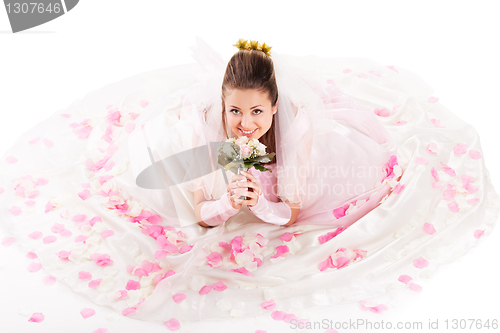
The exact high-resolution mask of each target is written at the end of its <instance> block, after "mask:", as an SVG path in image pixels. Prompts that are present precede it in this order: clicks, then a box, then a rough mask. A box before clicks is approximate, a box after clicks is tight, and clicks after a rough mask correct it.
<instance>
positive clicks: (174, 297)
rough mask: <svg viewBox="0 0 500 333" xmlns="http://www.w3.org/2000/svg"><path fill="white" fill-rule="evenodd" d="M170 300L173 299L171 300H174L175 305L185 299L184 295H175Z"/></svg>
mask: <svg viewBox="0 0 500 333" xmlns="http://www.w3.org/2000/svg"><path fill="white" fill-rule="evenodd" d="M172 298H173V300H174V302H175V303H180V302H182V301H183V300H185V299H186V294H183V293H177V294H175V295H174V296H172Z"/></svg>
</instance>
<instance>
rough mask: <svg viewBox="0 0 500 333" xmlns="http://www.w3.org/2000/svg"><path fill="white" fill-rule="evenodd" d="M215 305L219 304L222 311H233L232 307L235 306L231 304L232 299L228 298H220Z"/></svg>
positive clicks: (218, 306)
mask: <svg viewBox="0 0 500 333" xmlns="http://www.w3.org/2000/svg"><path fill="white" fill-rule="evenodd" d="M215 305H217V308H218V309H219V310H221V311H224V312H226V311H231V309H232V308H233V305H232V304H231V302H230V301H228V300H227V299H224V298H223V299H221V300H219V301H218V302H217V303H216V304H215Z"/></svg>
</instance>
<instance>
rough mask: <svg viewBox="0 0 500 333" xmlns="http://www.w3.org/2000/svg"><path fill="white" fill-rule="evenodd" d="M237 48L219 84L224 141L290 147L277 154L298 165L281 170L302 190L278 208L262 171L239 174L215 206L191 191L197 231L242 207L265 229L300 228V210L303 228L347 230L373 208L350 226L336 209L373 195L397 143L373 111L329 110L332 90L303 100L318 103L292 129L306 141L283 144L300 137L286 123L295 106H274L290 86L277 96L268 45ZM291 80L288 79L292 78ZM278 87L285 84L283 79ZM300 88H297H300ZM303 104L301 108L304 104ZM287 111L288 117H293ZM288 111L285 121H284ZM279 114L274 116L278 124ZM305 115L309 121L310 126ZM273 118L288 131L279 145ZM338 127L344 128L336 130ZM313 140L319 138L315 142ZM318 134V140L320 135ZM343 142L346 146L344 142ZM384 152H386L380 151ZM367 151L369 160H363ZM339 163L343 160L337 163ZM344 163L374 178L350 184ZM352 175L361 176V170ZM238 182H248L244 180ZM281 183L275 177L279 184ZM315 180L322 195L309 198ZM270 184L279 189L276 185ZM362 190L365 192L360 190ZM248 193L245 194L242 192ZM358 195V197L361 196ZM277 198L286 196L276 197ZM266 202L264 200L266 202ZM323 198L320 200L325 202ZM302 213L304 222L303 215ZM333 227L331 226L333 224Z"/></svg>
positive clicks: (278, 202) (278, 200)
mask: <svg viewBox="0 0 500 333" xmlns="http://www.w3.org/2000/svg"><path fill="white" fill-rule="evenodd" d="M236 46H238V47H239V48H240V50H239V51H238V52H237V53H235V54H234V55H233V57H232V58H231V60H230V61H229V62H228V64H227V67H226V71H225V75H224V79H223V82H222V122H221V127H222V128H223V130H224V133H225V135H226V138H229V137H241V136H246V137H248V138H249V139H258V140H261V141H262V143H264V145H266V146H267V147H269V148H270V150H269V151H268V153H271V152H275V151H276V145H277V144H278V145H279V146H285V147H286V146H288V149H286V150H285V149H281V150H279V151H280V155H283V154H284V153H286V154H288V155H292V156H293V155H295V156H297V157H296V159H297V161H299V162H295V163H296V165H294V164H293V163H294V162H291V163H287V164H286V165H283V164H281V167H282V168H288V172H289V173H291V172H290V171H294V173H293V177H294V178H295V179H300V183H298V184H299V185H298V186H294V187H300V189H301V190H302V191H303V192H304V193H303V194H302V195H301V199H300V200H299V199H298V195H297V193H292V194H294V195H295V197H293V198H292V197H290V199H288V198H285V201H282V199H281V198H280V196H279V195H278V193H277V191H276V186H274V187H273V188H274V190H275V193H271V191H272V190H273V188H271V187H270V186H268V187H266V189H265V191H264V189H263V188H262V185H261V183H260V181H259V179H258V176H259V175H260V172H258V171H257V170H255V169H254V168H253V169H252V172H254V173H256V175H255V176H254V175H252V173H250V172H245V171H243V175H233V176H232V177H231V183H230V184H229V185H228V188H227V189H228V190H227V195H223V196H222V197H221V198H220V199H218V200H206V198H205V197H204V195H203V190H202V189H201V188H200V189H198V190H196V192H195V195H194V198H195V199H194V202H195V211H196V218H197V220H198V221H201V222H199V224H200V225H202V226H205V227H208V226H216V225H220V224H221V223H223V222H225V221H227V220H228V219H229V218H230V217H231V216H234V215H235V214H236V213H237V212H238V211H239V209H240V208H241V207H242V206H247V207H248V209H249V210H250V211H251V212H253V214H254V215H255V216H257V217H259V218H260V219H261V220H263V221H264V222H268V223H273V224H277V225H282V226H290V225H292V224H293V223H295V222H296V221H297V218H298V216H299V214H300V208H301V207H302V205H303V204H305V208H306V210H305V211H304V212H303V213H302V215H301V218H300V219H299V220H302V219H305V220H308V222H307V221H304V222H307V223H309V224H317V223H318V222H319V221H321V223H323V224H331V225H333V224H335V225H343V226H347V225H349V224H351V223H353V222H354V221H355V220H356V219H358V218H360V217H361V216H362V215H363V214H364V213H366V212H368V211H369V210H370V209H373V208H374V205H373V204H371V205H367V206H366V207H364V208H363V210H360V211H359V212H358V213H356V214H355V215H354V218H351V220H350V221H349V222H347V221H346V219H342V220H341V221H337V219H338V218H339V217H343V216H341V214H338V215H340V216H334V214H333V213H332V212H333V211H334V209H340V210H342V207H343V206H345V205H347V207H349V205H350V204H351V202H353V200H356V199H353V198H354V197H355V194H358V195H364V197H365V198H367V196H368V194H370V195H371V194H373V189H374V188H375V185H376V183H377V181H380V182H381V181H382V180H383V176H384V175H382V174H381V172H382V171H383V167H384V164H381V162H386V161H387V160H388V159H389V158H390V156H392V155H393V154H394V153H395V148H394V143H393V142H392V139H391V137H390V135H389V133H388V132H387V131H386V130H385V128H383V127H382V126H381V125H380V124H379V123H378V121H377V120H376V119H375V116H374V115H373V113H372V112H371V110H363V111H365V112H363V111H361V112H360V111H359V108H358V109H356V108H352V109H350V108H348V107H345V105H343V106H342V108H341V107H338V106H335V105H329V103H331V101H332V97H333V96H332V93H333V91H331V92H330V95H327V96H328V98H325V100H324V101H322V98H323V96H322V95H321V93H323V94H325V92H322V91H321V90H318V91H314V90H311V91H310V94H309V95H308V96H307V98H308V99H309V100H308V102H309V104H312V102H314V101H315V102H316V105H317V107H316V108H315V109H313V110H305V112H304V113H303V114H302V115H303V119H301V120H300V122H299V121H296V123H297V125H300V126H302V127H303V129H302V138H303V140H302V141H301V142H299V141H298V140H297V137H296V138H295V139H294V141H292V140H289V141H288V142H287V141H286V140H285V137H286V135H289V134H290V133H293V134H295V135H297V134H300V131H298V130H297V131H296V130H295V129H296V128H297V129H298V126H297V125H295V127H292V126H290V125H287V121H288V122H289V121H290V120H289V119H293V118H295V117H296V114H297V112H298V111H297V108H296V106H295V105H294V103H292V102H289V98H288V99H287V98H282V102H281V103H283V104H285V103H286V104H287V105H285V106H282V107H281V108H280V111H278V105H280V104H279V96H278V91H279V90H281V92H282V93H283V94H290V93H291V91H290V89H289V88H288V89H287V87H285V88H284V89H279V87H278V86H277V84H276V75H275V71H274V65H273V61H272V58H271V56H270V55H269V50H268V49H267V47H266V45H265V43H264V44H263V46H262V47H261V45H260V44H258V43H256V42H253V44H252V43H248V42H247V41H244V40H240V41H238V43H237V44H236ZM261 48H262V49H263V50H261ZM288 75H289V76H290V75H291V74H288ZM306 78H307V77H306ZM290 79H292V78H290ZM290 79H289V80H290ZM294 79H295V80H297V81H299V80H303V79H304V78H303V77H300V76H297V77H296V78H294ZM309 80H312V78H309ZM281 82H283V78H282V81H281ZM297 83H298V82H297ZM298 84H299V85H300V83H298ZM307 88H308V85H307V84H302V87H301V89H303V90H304V89H307ZM295 89H297V88H295ZM309 89H310V88H309ZM334 94H335V97H336V98H337V99H338V98H339V97H340V93H338V92H335V93H334ZM303 95H305V94H303ZM300 102H302V103H303V102H304V100H301V101H300ZM292 110H293V114H291V111H292ZM287 112H288V114H289V115H286V113H287ZM355 112H357V114H356V115H349V114H348V113H355ZM276 114H278V117H275V116H276ZM280 116H281V117H280ZM310 116H312V117H314V118H312V119H311V117H310ZM355 116H357V118H355ZM274 119H283V120H282V122H283V123H284V124H282V127H281V131H282V132H285V135H283V136H279V137H278V139H279V141H278V142H276V137H277V135H276V132H277V131H276V129H275V120H274ZM339 120H340V121H343V122H342V123H340V121H339ZM360 120H361V121H362V122H363V123H362V125H364V127H363V128H360V127H361V126H360V124H359V121H360ZM277 121H279V120H277ZM278 126H279V125H278ZM286 126H287V127H286ZM228 129H229V130H230V135H228ZM346 131H351V132H352V133H351V134H350V137H349V136H348V135H346ZM313 133H316V134H315V135H313ZM322 133H323V135H319V134H322ZM356 135H358V137H359V135H362V136H364V137H365V140H364V141H360V140H357V137H356ZM335 136H336V138H335ZM298 137H300V135H299V136H298ZM366 137H368V138H366ZM366 139H369V140H370V142H367V141H368V140H366ZM329 140H332V142H331V145H330V147H325V144H324V142H328V141H329ZM333 140H335V141H333ZM347 140H349V141H348V142H346V141H347ZM382 145H385V146H384V147H382ZM280 148H281V147H280ZM367 150H369V151H370V152H371V153H367V152H366V151H367ZM356 153H358V154H356ZM300 154H302V155H300ZM314 154H316V155H318V156H319V155H321V154H322V155H324V156H325V157H326V158H323V159H314V160H313V161H311V156H314ZM363 155H364V156H363ZM362 156H363V157H362ZM287 157H288V160H289V161H290V160H291V161H293V160H292V159H291V157H290V156H287ZM361 157H362V158H361ZM313 158H314V157H313ZM334 159H335V160H334ZM277 160H280V158H279V157H277ZM336 160H337V161H336ZM304 161H305V162H311V164H312V166H309V165H307V164H306V163H304ZM338 161H342V162H341V163H342V164H341V163H339V162H338ZM273 162H274V163H273V164H272V165H273V167H276V163H275V161H273ZM299 163H301V164H299ZM347 163H351V164H352V166H358V167H360V169H363V168H366V169H367V170H368V171H375V172H372V173H371V174H370V175H368V176H367V175H366V174H363V176H362V177H356V178H352V177H351V179H349V177H346V176H345V173H346V172H347V173H349V165H348V164H347ZM334 167H338V168H339V169H340V170H342V171H343V176H341V177H333V176H332V175H331V172H330V174H329V173H328V172H327V171H328V170H332V169H333V168H334ZM300 169H302V170H300ZM315 171H316V173H319V172H320V171H323V174H321V175H314V173H315ZM377 171H378V172H377ZM357 172H358V173H359V170H358V171H357ZM276 173H278V172H277V171H276V170H275V172H274V174H276ZM299 173H300V174H299ZM280 175H281V176H282V177H283V178H285V177H286V175H285V174H284V173H281V174H280ZM243 176H246V178H245V177H243ZM267 176H269V175H267ZM308 176H309V177H308ZM288 177H290V176H288ZM377 177H378V178H377ZM280 178H281V177H280V176H278V179H280ZM338 178H343V179H342V181H344V182H346V181H347V182H346V183H345V184H342V183H341V181H339V179H338ZM397 178H399V177H397ZM245 179H247V180H248V182H244V183H241V182H238V180H240V181H241V180H245ZM350 180H353V183H352V184H351V183H350V182H349V181H350ZM318 181H321V189H320V190H319V191H318V190H316V191H317V192H318V193H316V194H313V193H311V192H309V191H310V189H317V188H319V186H320V184H319V182H318ZM267 183H269V182H267ZM275 183H278V182H277V181H275ZM305 183H308V187H307V188H306V186H305V185H304V184H305ZM288 184H289V183H285V182H283V183H281V182H280V184H279V185H281V186H282V187H286V186H287V185H288ZM313 185H317V186H313ZM339 185H342V186H340V188H343V187H345V188H343V189H344V190H343V191H340V193H338V192H339V191H338V188H339ZM366 185H367V186H368V188H366V187H365V186H366ZM202 186H204V185H202ZM247 187H248V191H247V190H246V188H247ZM325 187H328V190H330V189H334V187H337V190H336V192H337V193H338V194H337V195H335V194H334V193H332V192H333V191H327V189H325ZM292 188H293V187H292ZM354 188H356V190H358V192H359V193H354V191H348V189H349V190H354ZM308 189H309V190H308ZM360 189H362V190H361V191H359V190H360ZM368 191H369V193H368V194H367V193H366V192H368ZM280 192H283V191H281V190H280ZM264 193H265V194H264ZM382 193H383V194H384V195H386V194H388V188H384V190H383V191H379V195H378V199H380V198H381V195H382ZM280 194H283V193H280ZM339 194H340V195H339ZM240 196H244V197H246V200H244V201H242V200H240V199H238V198H239V197H240ZM266 197H269V200H268V199H267V198H266ZM320 199H323V201H321V200H320ZM361 199H364V198H359V197H358V198H357V200H361ZM292 200H293V202H292ZM327 200H328V201H327ZM346 200H351V202H346ZM365 200H366V199H365ZM333 203H336V204H337V205H338V207H333V206H332V204H333ZM339 204H340V205H339ZM309 207H312V208H309ZM359 207H360V205H359V204H358V205H357V208H359ZM367 208H369V209H367ZM344 210H345V209H344ZM307 212H308V214H307V215H306V214H304V213H307ZM312 212H314V213H312ZM312 215H315V218H314V220H313V219H311V216H312ZM306 217H307V219H306ZM320 219H321V220H320ZM334 220H335V222H333V221H334Z"/></svg>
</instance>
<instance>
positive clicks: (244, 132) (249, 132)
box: [240, 128, 257, 134]
mask: <svg viewBox="0 0 500 333" xmlns="http://www.w3.org/2000/svg"><path fill="white" fill-rule="evenodd" d="M256 130H257V129H254V130H253V131H248V132H246V131H244V130H242V129H241V128H240V131H241V132H242V133H243V134H251V133H253V132H255V131H256Z"/></svg>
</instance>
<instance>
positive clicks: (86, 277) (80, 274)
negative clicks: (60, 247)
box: [78, 271, 92, 280]
mask: <svg viewBox="0 0 500 333" xmlns="http://www.w3.org/2000/svg"><path fill="white" fill-rule="evenodd" d="M78 278H79V279H80V280H90V279H91V278H92V274H90V273H89V272H85V271H80V272H78Z"/></svg>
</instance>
